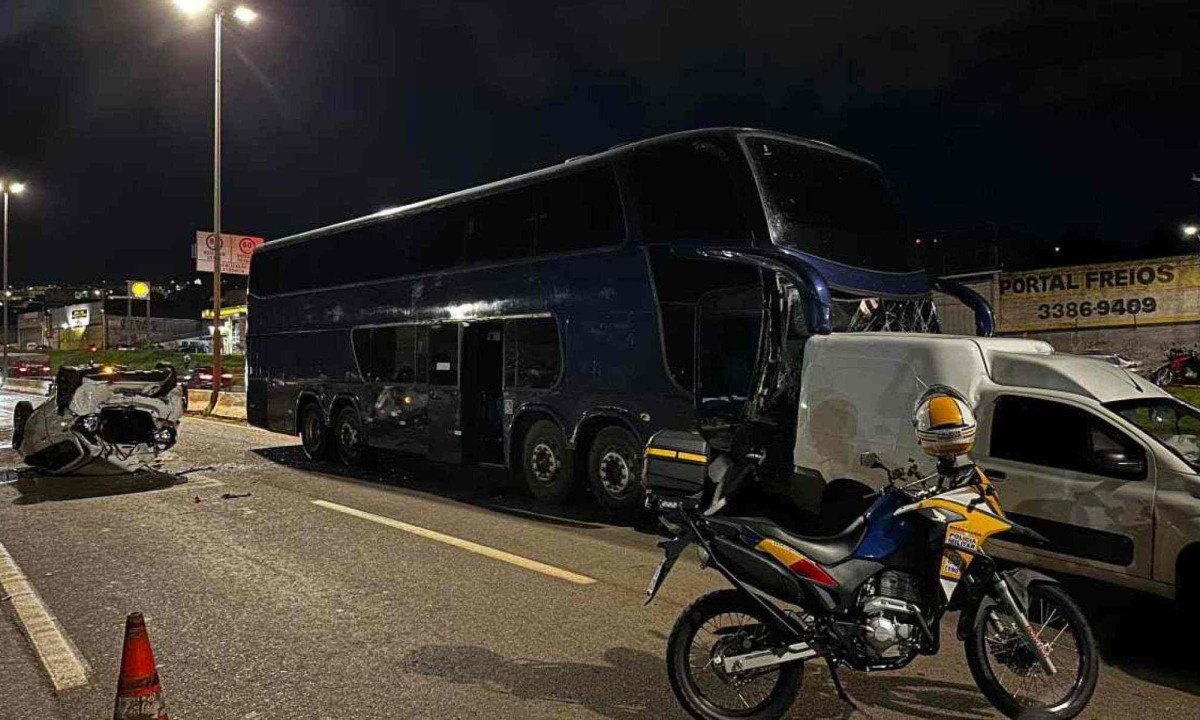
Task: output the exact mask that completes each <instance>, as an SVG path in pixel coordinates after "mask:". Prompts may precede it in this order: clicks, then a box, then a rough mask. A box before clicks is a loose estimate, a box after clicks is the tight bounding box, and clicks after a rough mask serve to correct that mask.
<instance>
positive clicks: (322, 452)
mask: <svg viewBox="0 0 1200 720" xmlns="http://www.w3.org/2000/svg"><path fill="white" fill-rule="evenodd" d="M300 444H301V445H302V446H303V447H304V454H305V455H307V456H308V459H309V460H317V461H320V460H332V459H333V457H334V455H335V454H336V453H337V449H336V448H335V447H334V438H333V433H332V432H330V428H329V427H328V426H327V425H326V424H325V417H324V413H322V412H321V406H320V405H319V404H318V403H315V402H308V403H305V405H304V407H302V408H301V409H300Z"/></svg>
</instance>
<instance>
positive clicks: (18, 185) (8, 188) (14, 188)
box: [0, 180, 25, 383]
mask: <svg viewBox="0 0 1200 720" xmlns="http://www.w3.org/2000/svg"><path fill="white" fill-rule="evenodd" d="M23 192H25V183H23V182H5V181H3V180H0V193H2V194H3V195H4V298H5V300H6V302H4V351H3V352H4V377H3V378H0V379H2V380H3V381H4V382H5V383H7V382H8V309H9V307H8V306H9V303H8V302H7V299H8V298H9V297H11V296H12V293H10V292H9V291H8V196H9V193H11V194H13V195H20V194H21V193H23Z"/></svg>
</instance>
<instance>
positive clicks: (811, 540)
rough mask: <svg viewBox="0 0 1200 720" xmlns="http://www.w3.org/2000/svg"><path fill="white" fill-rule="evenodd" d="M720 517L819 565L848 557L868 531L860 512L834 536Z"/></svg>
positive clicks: (761, 520) (762, 521) (760, 520)
mask: <svg viewBox="0 0 1200 720" xmlns="http://www.w3.org/2000/svg"><path fill="white" fill-rule="evenodd" d="M715 519H717V518H714V520H715ZM720 519H721V520H723V521H726V522H728V523H729V524H731V525H738V526H741V527H744V528H746V529H748V530H751V531H753V532H755V533H758V534H759V535H762V536H763V537H768V538H771V539H772V540H778V541H779V542H781V543H783V544H784V545H788V546H790V547H792V548H795V549H796V550H798V551H800V552H801V553H804V554H805V555H807V556H808V557H809V558H811V559H813V560H815V561H817V562H818V563H820V564H822V565H836V564H837V563H839V562H841V561H843V560H845V559H846V558H848V557H850V555H851V554H853V553H854V551H855V549H856V548H858V544H859V543H860V542H862V539H863V536H864V535H866V534H867V521H866V518H864V517H863V516H861V515H860V516H859V517H858V518H857V519H856V520H855V521H854V522H852V523H850V524H849V525H848V526H846V528H845V529H844V530H842V531H841V532H839V533H837V534H836V535H829V536H824V537H815V536H811V535H798V534H796V533H793V532H789V531H788V530H785V529H784V528H782V527H780V526H779V524H778V523H776V522H774V521H772V520H768V519H766V518H754V517H730V518H720Z"/></svg>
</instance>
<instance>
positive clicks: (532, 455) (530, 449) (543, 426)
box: [521, 420, 575, 503]
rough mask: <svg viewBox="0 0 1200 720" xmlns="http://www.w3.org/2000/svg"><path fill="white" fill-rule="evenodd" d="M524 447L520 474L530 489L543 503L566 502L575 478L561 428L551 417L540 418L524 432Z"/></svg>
mask: <svg viewBox="0 0 1200 720" xmlns="http://www.w3.org/2000/svg"><path fill="white" fill-rule="evenodd" d="M521 450H522V451H521V465H522V467H521V474H522V475H523V476H524V478H525V485H526V486H527V487H528V488H529V492H530V493H532V494H533V496H534V497H535V498H537V499H538V500H541V501H543V502H549V503H561V502H564V501H565V500H566V499H567V497H569V496H570V494H571V490H573V489H574V484H575V481H574V477H573V475H574V473H573V472H572V460H571V450H570V448H569V447H567V438H566V436H565V435H563V432H562V430H559V429H558V426H557V425H555V424H554V423H553V422H551V421H549V420H538V421H537V422H535V423H534V424H533V425H532V426H530V428H529V430H528V431H527V432H526V433H525V437H524V439H523V440H522V443H521Z"/></svg>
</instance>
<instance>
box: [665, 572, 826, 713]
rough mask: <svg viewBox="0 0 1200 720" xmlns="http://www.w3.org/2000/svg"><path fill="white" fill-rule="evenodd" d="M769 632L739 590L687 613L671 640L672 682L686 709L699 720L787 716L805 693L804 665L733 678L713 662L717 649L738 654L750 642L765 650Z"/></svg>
mask: <svg viewBox="0 0 1200 720" xmlns="http://www.w3.org/2000/svg"><path fill="white" fill-rule="evenodd" d="M769 628H770V624H769V617H768V615H767V613H766V611H764V610H763V609H762V607H761V606H759V605H758V604H757V603H755V602H754V601H753V600H751V599H750V598H747V597H746V596H745V595H743V594H742V593H739V592H737V591H735V590H718V591H716V592H712V593H709V594H708V595H705V596H703V597H701V598H700V599H698V600H696V602H694V603H692V604H691V605H690V606H689V607H688V608H687V609H686V610H684V611H683V614H682V615H680V616H679V619H678V620H676V621H675V627H674V629H672V630H671V637H670V638H669V639H668V641H667V677H668V678H669V679H670V681H671V690H673V691H674V693H675V697H676V699H678V700H679V704H680V705H682V706H683V709H684V710H687V711H688V713H689V714H690V715H691V716H692V717H694V718H698V719H699V720H733V719H734V718H737V719H739V720H747V719H748V720H776V718H780V717H783V715H784V713H786V712H787V711H788V708H789V707H791V705H792V703H793V702H795V700H796V695H797V694H799V692H800V681H801V679H802V676H803V672H804V666H803V665H802V664H800V663H793V664H790V665H782V666H777V667H774V668H768V669H766V670H764V671H761V672H759V673H757V674H753V675H750V674H740V675H730V674H727V673H725V672H723V671H721V669H720V668H719V667H718V666H716V665H715V664H714V663H713V662H712V660H713V655H714V654H716V651H717V650H719V649H720V648H718V647H717V645H718V644H722V645H723V646H724V647H728V648H729V649H730V650H734V649H735V648H736V651H737V652H744V651H746V648H744V646H743V645H742V643H745V642H749V643H750V644H751V646H752V648H755V647H763V641H764V640H765V639H766V638H768V637H769V635H768V633H770V632H771V631H770V629H769Z"/></svg>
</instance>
